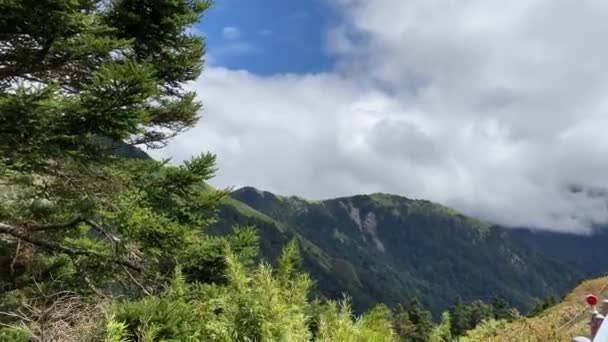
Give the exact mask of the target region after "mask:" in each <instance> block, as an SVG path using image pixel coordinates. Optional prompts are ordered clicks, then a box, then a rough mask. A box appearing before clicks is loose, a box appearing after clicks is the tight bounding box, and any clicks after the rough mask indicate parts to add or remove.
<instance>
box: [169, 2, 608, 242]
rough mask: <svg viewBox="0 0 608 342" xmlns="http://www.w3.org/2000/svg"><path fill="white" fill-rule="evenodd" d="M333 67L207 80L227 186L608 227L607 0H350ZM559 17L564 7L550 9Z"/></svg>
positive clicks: (207, 114)
mask: <svg viewBox="0 0 608 342" xmlns="http://www.w3.org/2000/svg"><path fill="white" fill-rule="evenodd" d="M333 6H334V7H335V9H336V10H337V11H339V12H340V13H341V14H342V17H343V21H342V22H340V23H337V24H336V26H335V27H334V28H333V29H332V30H331V31H330V32H328V41H329V44H328V50H329V51H330V52H331V53H332V54H334V55H335V57H336V58H337V60H338V62H339V63H338V67H337V68H336V70H335V71H332V72H328V73H323V74H315V75H280V76H272V77H260V76H256V75H252V74H250V73H248V72H246V71H231V70H225V69H222V68H218V67H211V68H208V69H207V70H206V73H205V74H204V76H203V77H202V78H201V79H200V80H199V81H198V82H196V84H193V87H194V88H195V89H197V90H198V92H199V96H200V97H201V99H202V100H203V101H204V104H205V110H204V112H203V118H202V120H201V123H200V125H199V126H197V127H196V128H195V129H193V130H191V131H190V132H188V133H186V134H184V135H183V136H181V137H179V138H177V139H176V140H175V142H174V143H173V144H171V145H170V146H169V147H168V148H167V149H165V150H163V151H160V152H159V153H161V154H163V155H165V156H168V155H171V156H175V158H176V160H180V159H184V158H187V157H189V156H190V155H192V154H194V153H197V152H200V151H205V150H211V151H213V152H216V153H217V154H218V158H219V167H220V171H219V173H218V177H217V179H216V180H215V184H217V185H220V186H228V185H236V186H240V185H253V186H257V187H260V188H264V189H268V190H271V191H276V192H278V193H282V194H299V195H302V196H307V197H311V198H326V197H336V196H341V195H350V194H355V193H369V192H376V191H383V192H389V193H397V194H401V195H405V196H408V197H414V198H425V199H430V200H433V201H438V202H442V203H445V204H448V205H452V206H454V207H456V208H458V209H460V210H463V211H465V212H467V213H470V214H475V215H479V216H481V217H482V218H485V219H488V220H491V221H494V222H497V223H501V224H507V225H522V226H537V227H542V228H547V229H554V230H569V231H584V230H588V228H589V226H590V223H591V222H606V221H608V211H607V210H606V199H605V198H602V197H598V196H591V195H589V193H588V192H585V191H583V192H572V191H569V190H568V189H569V187H570V186H572V185H579V186H582V187H584V188H585V189H590V190H589V191H591V190H594V189H598V188H608V178H607V177H606V176H605V175H606V174H607V173H608V158H607V157H608V135H607V134H605V132H606V130H608V100H606V94H608V58H607V57H608V47H606V45H605V44H603V38H604V37H605V35H606V33H608V21H606V20H605V17H606V15H608V2H604V1H599V0H598V1H592V0H589V1H578V2H572V1H567V0H521V1H515V0H514V1H509V2H504V1H488V0H467V1H439V0H419V1H414V0H412V1H401V0H377V1H374V2H370V1H363V0H340V1H336V2H334V3H333ZM549 14H550V15H549Z"/></svg>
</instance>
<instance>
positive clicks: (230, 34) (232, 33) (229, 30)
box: [222, 26, 241, 40]
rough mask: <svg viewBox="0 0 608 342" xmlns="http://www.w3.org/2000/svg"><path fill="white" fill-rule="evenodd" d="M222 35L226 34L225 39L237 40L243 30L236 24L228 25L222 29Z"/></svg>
mask: <svg viewBox="0 0 608 342" xmlns="http://www.w3.org/2000/svg"><path fill="white" fill-rule="evenodd" d="M222 35H223V36H224V39H227V40H237V39H239V38H240V37H241V31H240V30H239V29H238V28H236V27H234V26H226V27H224V29H223V30H222Z"/></svg>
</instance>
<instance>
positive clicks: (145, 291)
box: [122, 266, 151, 296]
mask: <svg viewBox="0 0 608 342" xmlns="http://www.w3.org/2000/svg"><path fill="white" fill-rule="evenodd" d="M122 269H123V270H125V272H126V273H127V275H128V276H129V278H131V281H132V282H134V283H135V285H137V286H138V287H139V288H140V289H141V290H142V291H143V292H144V293H145V294H146V295H148V296H150V295H151V294H150V292H149V291H148V290H146V288H145V287H144V286H143V285H142V284H141V283H140V282H139V281H137V279H135V277H134V276H133V275H132V274H131V272H129V270H128V269H127V268H126V267H124V266H123V267H122Z"/></svg>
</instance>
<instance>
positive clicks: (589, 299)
mask: <svg viewBox="0 0 608 342" xmlns="http://www.w3.org/2000/svg"><path fill="white" fill-rule="evenodd" d="M585 300H586V301H587V304H589V305H591V306H594V305H595V304H597V297H596V296H594V295H592V294H590V295H588V296H587V298H585Z"/></svg>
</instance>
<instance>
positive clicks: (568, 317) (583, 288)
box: [469, 276, 608, 342]
mask: <svg viewBox="0 0 608 342" xmlns="http://www.w3.org/2000/svg"><path fill="white" fill-rule="evenodd" d="M606 285H608V276H606V277H602V278H597V279H593V280H587V281H584V282H583V283H581V284H580V285H579V286H578V287H576V288H575V289H574V290H573V291H572V292H571V293H570V294H569V295H568V296H566V298H565V299H564V300H563V301H562V302H561V303H559V304H557V305H555V306H553V307H551V308H549V309H547V310H546V311H544V312H543V313H542V314H540V315H539V316H536V317H533V318H522V319H519V320H516V321H514V322H513V323H508V324H502V325H500V324H499V325H498V326H497V327H496V329H489V328H488V326H485V327H484V326H482V327H478V328H477V329H475V330H473V331H471V332H469V335H470V336H471V338H470V341H487V342H511V341H529V342H541V341H542V342H545V341H564V342H565V341H568V342H570V341H572V337H573V336H589V325H588V323H589V317H590V315H589V312H590V309H589V307H588V306H587V305H586V303H585V296H587V295H588V294H590V293H593V294H596V295H598V298H600V299H601V298H606V296H608V289H607V288H606ZM600 290H603V291H601V292H600Z"/></svg>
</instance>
